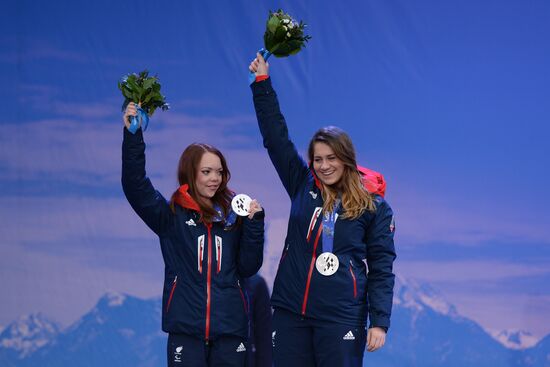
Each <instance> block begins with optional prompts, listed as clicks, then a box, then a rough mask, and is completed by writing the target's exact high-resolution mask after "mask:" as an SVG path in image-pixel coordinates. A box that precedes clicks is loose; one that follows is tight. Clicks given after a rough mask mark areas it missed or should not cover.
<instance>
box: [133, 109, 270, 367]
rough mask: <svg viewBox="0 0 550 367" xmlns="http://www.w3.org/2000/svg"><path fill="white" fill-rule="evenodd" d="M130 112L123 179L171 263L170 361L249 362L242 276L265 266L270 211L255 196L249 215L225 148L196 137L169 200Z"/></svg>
mask: <svg viewBox="0 0 550 367" xmlns="http://www.w3.org/2000/svg"><path fill="white" fill-rule="evenodd" d="M136 114H137V111H136V105H135V104H134V103H130V104H129V105H128V107H127V108H126V112H125V114H124V117H123V121H124V125H125V127H124V139H123V143H122V187H123V189H124V194H125V195H126V198H127V199H128V202H129V203H130V205H131V206H132V208H133V209H134V210H135V212H136V213H137V214H138V215H139V216H140V218H141V219H142V220H143V221H144V222H145V223H146V224H147V226H149V228H150V229H151V230H152V231H153V232H155V234H157V235H158V236H159V239H160V247H161V251H162V256H163V259H164V264H165V272H164V291H163V297H162V298H163V300H162V303H163V307H162V329H163V330H164V331H165V332H167V333H168V334H169V335H168V348H167V357H168V365H169V366H205V367H206V366H214V365H218V364H220V363H221V364H223V365H224V366H244V362H245V356H246V349H247V341H246V340H247V336H248V335H247V334H248V318H247V312H248V305H247V302H246V298H247V297H246V296H245V294H244V291H243V289H242V288H241V283H242V280H243V279H244V278H246V277H250V276H252V275H254V274H255V273H256V272H257V271H258V270H259V269H260V267H261V265H262V260H263V243H264V212H263V210H262V208H261V206H260V205H259V204H258V202H257V201H256V200H253V201H252V202H251V203H250V207H249V208H246V209H248V213H249V215H248V216H244V217H237V216H236V214H235V213H234V212H233V211H232V209H231V200H232V199H233V197H234V193H233V192H232V191H231V190H230V189H229V187H228V186H227V185H228V182H229V179H230V177H231V175H230V172H229V169H228V167H227V163H226V160H225V158H224V156H223V155H222V154H221V152H220V151H219V150H218V149H216V148H214V147H212V146H210V145H208V144H197V143H195V144H191V145H189V146H188V147H187V148H186V149H185V150H184V152H183V153H182V155H181V157H180V160H179V165H178V181H179V185H180V186H179V188H178V189H177V190H176V191H175V192H174V193H173V195H172V197H171V199H170V201H167V200H166V199H165V198H164V197H163V196H162V195H161V194H160V193H159V192H158V191H156V190H155V188H154V187H153V185H152V184H151V181H150V180H149V178H148V177H147V175H146V173H145V143H144V141H143V133H142V131H141V128H140V129H138V131H137V132H136V133H135V134H132V133H130V132H129V131H128V127H129V121H128V118H129V116H135V115H136Z"/></svg>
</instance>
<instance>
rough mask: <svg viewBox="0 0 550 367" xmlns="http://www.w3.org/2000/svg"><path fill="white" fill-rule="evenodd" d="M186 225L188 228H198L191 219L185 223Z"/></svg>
mask: <svg viewBox="0 0 550 367" xmlns="http://www.w3.org/2000/svg"><path fill="white" fill-rule="evenodd" d="M185 224H187V225H188V226H195V227H196V226H197V224H196V223H195V221H194V220H193V218H191V219H189V220H188V221H186V222H185Z"/></svg>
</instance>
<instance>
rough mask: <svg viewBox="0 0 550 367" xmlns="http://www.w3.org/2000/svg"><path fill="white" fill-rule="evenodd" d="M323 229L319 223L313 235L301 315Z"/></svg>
mask: <svg viewBox="0 0 550 367" xmlns="http://www.w3.org/2000/svg"><path fill="white" fill-rule="evenodd" d="M322 231H323V223H321V224H320V225H319V229H318V230H317V236H315V242H314V243H313V254H312V255H311V263H310V264H309V273H308V275H307V282H306V290H305V292H304V301H303V302H302V316H305V315H306V306H307V298H308V296H309V286H310V284H311V276H312V275H313V268H314V267H315V260H316V259H317V254H316V251H317V244H318V243H319V237H320V236H321V232H322Z"/></svg>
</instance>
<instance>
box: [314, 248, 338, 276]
mask: <svg viewBox="0 0 550 367" xmlns="http://www.w3.org/2000/svg"><path fill="white" fill-rule="evenodd" d="M339 266H340V262H339V261H338V257H336V255H334V254H333V253H332V252H323V253H322V254H321V255H319V257H318V258H317V261H316V262H315V267H316V268H317V271H318V272H319V273H320V274H322V275H324V276H330V275H332V274H334V273H336V271H337V270H338V267H339Z"/></svg>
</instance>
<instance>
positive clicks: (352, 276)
mask: <svg viewBox="0 0 550 367" xmlns="http://www.w3.org/2000/svg"><path fill="white" fill-rule="evenodd" d="M349 273H350V274H351V280H352V282H353V298H357V278H355V273H354V272H353V262H352V261H351V260H350V261H349Z"/></svg>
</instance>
